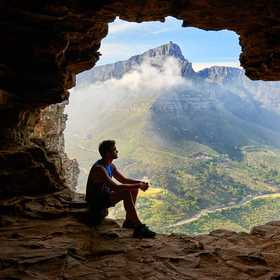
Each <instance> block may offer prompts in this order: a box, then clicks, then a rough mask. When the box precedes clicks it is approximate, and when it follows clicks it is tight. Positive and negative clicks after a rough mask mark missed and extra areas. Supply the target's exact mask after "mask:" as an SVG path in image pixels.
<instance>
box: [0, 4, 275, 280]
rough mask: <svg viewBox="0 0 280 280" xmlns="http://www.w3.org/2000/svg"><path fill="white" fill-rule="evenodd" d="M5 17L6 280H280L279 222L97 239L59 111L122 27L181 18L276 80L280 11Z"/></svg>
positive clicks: (2, 221) (125, 9) (211, 8)
mask: <svg viewBox="0 0 280 280" xmlns="http://www.w3.org/2000/svg"><path fill="white" fill-rule="evenodd" d="M0 7H1V15H2V17H1V34H2V38H3V40H2V42H1V45H0V49H1V54H0V56H1V63H0V109H1V110H0V116H1V118H0V123H1V128H0V165H1V171H0V182H1V188H0V199H1V202H0V211H1V218H0V232H1V235H0V244H1V248H2V252H1V256H0V278H1V279H44V278H46V279H59V278H62V279H80V278H83V279H92V278H94V279H104V278H107V277H116V278H124V279H131V278H138V279H143V278H147V277H148V278H150V279H167V278H168V279H170V278H175V277H182V278H184V279H271V280H272V279H274V280H275V279H279V277H280V271H279V240H278V239H279V236H280V222H277V221H275V222H270V223H268V224H266V225H263V226H258V227H255V228H253V229H252V230H251V232H250V233H248V234H247V233H235V232H231V231H225V230H216V231H214V232H211V233H210V234H209V235H202V236H197V237H192V236H184V235H168V236H165V235H160V236H159V237H158V238H157V239H155V240H153V241H143V240H140V241H139V240H132V239H131V238H130V237H129V234H128V233H126V232H123V231H121V230H120V229H119V228H118V226H117V224H116V223H114V222H113V221H108V222H107V224H106V225H104V228H103V229H101V230H100V231H99V232H95V231H92V229H91V228H90V227H89V226H88V225H87V224H86V223H85V221H84V220H83V219H84V212H85V206H84V204H83V203H82V202H81V203H74V202H73V198H75V192H74V190H73V188H72V189H71V184H72V185H73V186H74V185H75V180H76V179H75V178H76V174H77V173H78V166H77V162H75V160H69V159H68V158H67V155H66V154H65V152H64V140H63V130H64V128H65V122H66V116H65V115H64V114H63V110H64V106H65V105H66V104H67V100H68V97H69V92H68V90H69V89H70V88H72V87H74V86H75V79H76V75H77V74H78V73H80V72H82V71H85V70H88V69H90V68H92V67H93V66H94V65H95V63H96V62H97V61H98V59H99V56H100V53H99V52H98V50H99V48H100V42H101V40H102V39H103V38H104V37H105V36H106V35H107V33H108V23H110V22H112V21H113V20H114V19H115V18H116V17H117V16H119V17H120V18H121V19H123V20H126V21H131V22H144V21H164V20H165V17H167V16H173V17H175V18H177V19H180V20H183V27H187V26H192V27H197V28H201V29H204V30H222V29H228V30H232V31H235V32H236V33H237V34H238V35H239V36H240V45H241V48H242V52H241V55H240V63H241V66H242V67H243V68H244V69H245V72H246V75H247V76H248V77H249V78H251V79H253V80H266V81H277V80H280V74H279V73H280V71H279V70H280V48H279V45H280V40H279V37H278V36H277V35H278V33H279V29H280V24H279V16H280V3H278V2H277V1H261V0H260V1H251V2H244V1H226V2H225V1H220V0H212V1H202V0H199V1H184V0H173V1H171V0H170V1H162V0H151V1H92V2H91V1H76V0H72V1H59V2H52V1H48V0H47V1H34V0H32V1H28V3H24V2H16V1H9V2H8V1H6V0H4V1H1V3H0ZM57 103H60V105H57ZM73 174H74V175H73ZM69 187H70V188H69ZM108 263H110V265H108Z"/></svg>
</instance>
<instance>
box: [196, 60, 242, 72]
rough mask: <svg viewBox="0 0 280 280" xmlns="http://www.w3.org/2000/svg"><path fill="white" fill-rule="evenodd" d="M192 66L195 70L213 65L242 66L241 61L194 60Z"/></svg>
mask: <svg viewBox="0 0 280 280" xmlns="http://www.w3.org/2000/svg"><path fill="white" fill-rule="evenodd" d="M192 66H193V69H194V70H195V71H199V70H202V69H204V68H208V67H211V66H227V67H237V68H242V67H241V66H240V62H239V61H214V62H197V63H196V62H193V63H192Z"/></svg>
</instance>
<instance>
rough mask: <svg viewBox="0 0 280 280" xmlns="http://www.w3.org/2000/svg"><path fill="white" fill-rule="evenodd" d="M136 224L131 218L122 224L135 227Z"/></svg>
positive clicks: (125, 226) (124, 226)
mask: <svg viewBox="0 0 280 280" xmlns="http://www.w3.org/2000/svg"><path fill="white" fill-rule="evenodd" d="M136 226H137V224H135V223H134V222H133V221H131V220H125V221H124V222H123V224H122V227H123V228H135V227H136Z"/></svg>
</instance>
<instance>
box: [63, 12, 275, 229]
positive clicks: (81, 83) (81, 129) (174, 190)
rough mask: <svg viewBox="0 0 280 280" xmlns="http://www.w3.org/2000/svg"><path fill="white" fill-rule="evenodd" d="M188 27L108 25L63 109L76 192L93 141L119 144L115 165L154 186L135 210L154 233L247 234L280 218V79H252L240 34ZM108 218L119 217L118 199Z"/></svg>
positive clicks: (93, 156) (171, 23)
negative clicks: (220, 230)
mask: <svg viewBox="0 0 280 280" xmlns="http://www.w3.org/2000/svg"><path fill="white" fill-rule="evenodd" d="M181 25H182V22H180V21H179V20H177V19H175V18H171V17H168V18H167V19H166V22H165V23H160V22H147V23H141V24H139V23H130V22H126V21H122V20H119V19H117V20H116V21H115V22H114V23H112V24H110V25H109V33H108V35H107V37H106V38H105V39H104V40H103V41H102V43H101V49H100V52H101V54H102V56H101V59H100V60H99V62H98V63H97V65H96V66H95V67H94V68H93V69H91V70H89V71H86V72H83V73H82V74H80V75H78V77H77V85H76V87H75V88H73V89H72V90H71V95H70V99H69V105H67V106H66V114H67V115H68V117H67V118H68V120H67V126H66V130H65V140H66V153H67V154H68V155H69V156H70V158H75V159H76V160H77V161H75V164H76V165H75V170H77V162H78V163H79V171H80V176H79V179H78V182H77V184H78V186H77V189H76V190H77V191H78V192H80V193H84V192H85V186H86V181H87V176H88V174H89V170H90V167H91V166H92V164H93V163H94V162H95V161H96V160H97V159H98V158H99V157H100V156H99V154H98V143H99V142H101V141H102V140H104V139H115V140H116V142H117V147H118V149H119V151H120V158H119V159H117V160H116V161H117V162H116V164H117V165H118V167H119V168H120V169H121V170H123V172H124V173H125V174H126V175H128V176H129V177H132V178H137V179H141V180H143V179H144V180H148V181H149V182H150V184H151V188H150V189H149V191H148V192H147V193H143V194H142V195H140V198H139V202H138V204H137V208H138V210H139V212H140V216H141V217H142V218H143V219H144V221H145V222H146V223H148V224H150V225H151V226H152V228H153V229H155V230H156V231H158V232H163V233H168V232H169V233H170V232H178V233H186V234H201V233H208V232H210V231H211V230H214V229H217V228H225V229H230V230H236V231H249V230H250V229H251V228H252V227H253V226H255V225H257V224H261V223H264V222H267V221H270V220H272V219H275V218H280V216H279V214H278V213H280V211H279V209H280V195H279V190H278V184H279V178H280V177H279V176H280V173H279V172H280V170H279V168H278V166H277V163H278V161H279V159H280V150H279V148H280V146H279V144H280V142H279V140H278V139H279V137H278V136H277V135H278V133H280V131H279V129H278V124H279V120H280V117H279V112H280V111H279V104H280V102H279V101H280V99H279V98H280V93H279V83H277V82H261V81H259V82H254V81H251V80H249V79H248V78H247V77H246V76H245V74H244V70H243V69H242V68H241V67H240V65H239V59H238V56H239V54H240V51H241V49H240V46H239V44H238V36H237V35H236V34H235V33H234V32H231V31H228V30H223V31H218V32H217V31H203V30H200V29H195V28H183V29H182V27H181ZM136 34H137V35H136ZM75 183H76V182H75ZM271 205H273V206H271ZM271 207H273V210H271ZM260 213H262V215H261V214H260ZM256 215H257V216H258V218H256ZM109 216H110V217H113V218H117V219H121V218H122V217H123V216H124V210H123V207H122V204H120V203H119V204H118V205H117V207H114V208H110V215H109ZM278 216H279V217H278ZM236 217H238V218H236ZM248 220H249V222H248Z"/></svg>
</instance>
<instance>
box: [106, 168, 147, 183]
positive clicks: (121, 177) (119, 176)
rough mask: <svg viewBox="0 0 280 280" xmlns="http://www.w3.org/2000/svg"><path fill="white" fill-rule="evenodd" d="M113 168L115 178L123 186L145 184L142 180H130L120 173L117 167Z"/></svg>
mask: <svg viewBox="0 0 280 280" xmlns="http://www.w3.org/2000/svg"><path fill="white" fill-rule="evenodd" d="M112 166H113V177H114V178H116V179H117V180H118V181H119V182H120V183H123V184H130V185H131V184H138V183H144V182H143V181H140V180H134V179H130V178H127V177H125V176H124V175H123V174H121V173H120V171H119V170H118V169H117V167H116V166H115V165H114V164H112Z"/></svg>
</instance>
